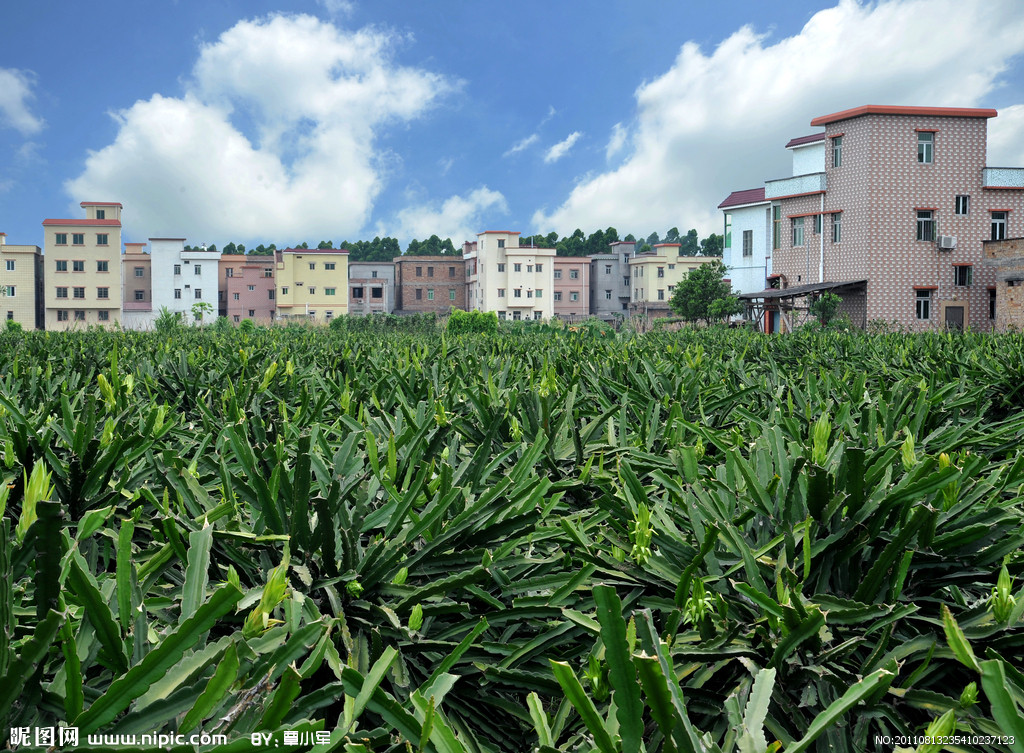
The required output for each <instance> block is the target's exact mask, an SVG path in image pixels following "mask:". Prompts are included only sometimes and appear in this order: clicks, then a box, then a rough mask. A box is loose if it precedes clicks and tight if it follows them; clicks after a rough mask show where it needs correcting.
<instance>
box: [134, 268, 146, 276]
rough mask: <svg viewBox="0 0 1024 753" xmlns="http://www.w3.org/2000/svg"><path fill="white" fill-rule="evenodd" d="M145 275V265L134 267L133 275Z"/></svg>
mask: <svg viewBox="0 0 1024 753" xmlns="http://www.w3.org/2000/svg"><path fill="white" fill-rule="evenodd" d="M145 275H146V268H145V267H136V268H135V276H136V277H145Z"/></svg>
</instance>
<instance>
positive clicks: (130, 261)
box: [121, 243, 157, 330]
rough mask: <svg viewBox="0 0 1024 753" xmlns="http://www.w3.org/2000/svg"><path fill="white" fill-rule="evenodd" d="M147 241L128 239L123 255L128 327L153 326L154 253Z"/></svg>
mask: <svg viewBox="0 0 1024 753" xmlns="http://www.w3.org/2000/svg"><path fill="white" fill-rule="evenodd" d="M145 249H146V244H145V243H125V244H124V253H123V254H122V255H121V286H122V287H121V300H122V301H123V306H124V310H123V311H122V312H121V324H122V326H123V327H124V328H125V329H143V330H145V329H151V328H152V327H153V322H154V320H155V319H156V314H157V312H155V311H153V270H152V257H151V256H150V255H149V253H147V252H146V250H145Z"/></svg>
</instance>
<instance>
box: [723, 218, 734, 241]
mask: <svg viewBox="0 0 1024 753" xmlns="http://www.w3.org/2000/svg"><path fill="white" fill-rule="evenodd" d="M722 235H723V238H724V241H723V242H722V246H723V247H724V248H732V214H730V213H729V212H726V213H725V230H724V231H723V233H722Z"/></svg>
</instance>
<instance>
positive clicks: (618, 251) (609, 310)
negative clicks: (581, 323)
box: [590, 241, 636, 322]
mask: <svg viewBox="0 0 1024 753" xmlns="http://www.w3.org/2000/svg"><path fill="white" fill-rule="evenodd" d="M635 254H636V244H635V243H633V242H632V241H615V242H614V243H611V244H609V252H608V253H607V254H593V255H591V256H590V313H591V314H592V315H593V316H596V317H597V318H598V319H602V320H604V321H609V322H610V321H614V320H616V319H619V318H623V317H627V316H629V299H630V297H631V292H632V285H631V284H630V277H629V275H630V271H629V260H630V259H631V258H632V257H633V256H634V255H635Z"/></svg>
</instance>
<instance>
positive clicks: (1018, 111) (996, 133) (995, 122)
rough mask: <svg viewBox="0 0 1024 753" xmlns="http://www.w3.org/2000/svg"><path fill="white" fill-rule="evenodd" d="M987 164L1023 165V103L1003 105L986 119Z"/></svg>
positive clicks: (1002, 165) (997, 165) (998, 165)
mask: <svg viewBox="0 0 1024 753" xmlns="http://www.w3.org/2000/svg"><path fill="white" fill-rule="evenodd" d="M988 164H989V165H990V166H992V167H1022V166H1024V105H1014V106H1013V107H1004V108H1003V109H1002V110H1000V111H999V117H997V118H992V119H991V120H990V121H988Z"/></svg>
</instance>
